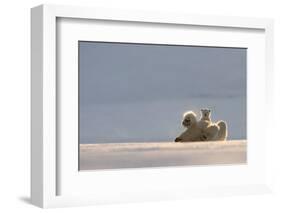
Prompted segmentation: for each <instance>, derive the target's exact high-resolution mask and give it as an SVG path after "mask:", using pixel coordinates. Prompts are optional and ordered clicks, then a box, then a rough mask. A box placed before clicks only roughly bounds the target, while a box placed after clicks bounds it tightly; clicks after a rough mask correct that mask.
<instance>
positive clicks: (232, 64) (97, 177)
mask: <svg viewBox="0 0 281 213" xmlns="http://www.w3.org/2000/svg"><path fill="white" fill-rule="evenodd" d="M31 14H32V17H31V24H32V31H31V41H32V47H31V52H32V71H31V72H32V118H31V120H32V143H31V145H32V146H31V155H32V160H31V161H32V162H31V168H32V172H31V177H32V180H31V183H32V184H31V198H32V203H34V204H35V205H38V206H41V207H56V206H74V205H89V204H98V203H114V202H132V201H133V202H137V201H143V200H165V199H179V198H181V199H182V198H187V197H194V196H195V197H196V196H215V195H218V196H221V195H232V194H238V195H240V194H252V193H263V192H269V191H270V189H269V186H270V171H269V165H268V161H267V157H266V147H268V144H269V143H270V140H271V137H272V135H273V134H272V133H271V132H272V131H273V130H272V129H271V128H269V127H268V123H270V120H271V119H272V118H270V117H269V115H268V114H267V113H265V114H263V115H262V117H263V119H262V121H261V113H262V112H265V111H270V110H272V101H273V96H272V78H273V63H272V58H273V50H272V48H273V39H272V37H273V32H272V31H273V23H272V20H270V19H257V18H238V17H216V16H194V15H186V14H161V13H153V12H141V11H122V10H109V9H108V10H104V9H95V8H83V7H69V6H53V5H42V6H39V7H35V8H33V9H32V10H31ZM265 121H266V122H265ZM261 122H263V123H261Z"/></svg>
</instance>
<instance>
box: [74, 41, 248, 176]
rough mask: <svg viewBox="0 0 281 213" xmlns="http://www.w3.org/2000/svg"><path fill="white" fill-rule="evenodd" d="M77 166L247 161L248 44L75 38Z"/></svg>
mask: <svg viewBox="0 0 281 213" xmlns="http://www.w3.org/2000/svg"><path fill="white" fill-rule="evenodd" d="M78 85H79V97H78V117H79V118H78V129H79V134H78V143H79V144H78V147H79V149H78V150H79V151H78V152H79V153H78V155H77V156H78V160H79V171H89V170H104V169H133V168H134V169H135V168H155V167H177V166H202V165H203V166H204V165H208V166H215V165H237V164H246V163H247V48H242V47H241V48H239V47H217V46H195V45H187V44H184V45H182V44H155V43H153V44H152V43H125V42H102V41H82V40H80V41H78Z"/></svg>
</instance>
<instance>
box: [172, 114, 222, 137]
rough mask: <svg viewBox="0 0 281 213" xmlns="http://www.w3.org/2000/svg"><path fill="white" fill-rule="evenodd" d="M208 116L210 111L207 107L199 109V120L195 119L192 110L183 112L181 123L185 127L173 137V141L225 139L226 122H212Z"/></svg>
mask: <svg viewBox="0 0 281 213" xmlns="http://www.w3.org/2000/svg"><path fill="white" fill-rule="evenodd" d="M210 116H211V111H210V110H209V109H202V110H201V119H200V121H197V119H196V114H195V113H194V112H192V111H188V112H186V113H184V115H183V121H182V125H183V126H184V127H186V128H187V129H186V130H185V131H184V132H183V133H182V134H181V135H180V136H179V137H177V138H176V139H175V142H190V141H216V140H226V138H227V125H226V122H224V121H219V122H217V123H212V121H211V117H210Z"/></svg>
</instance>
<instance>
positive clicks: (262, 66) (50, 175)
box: [31, 5, 274, 208]
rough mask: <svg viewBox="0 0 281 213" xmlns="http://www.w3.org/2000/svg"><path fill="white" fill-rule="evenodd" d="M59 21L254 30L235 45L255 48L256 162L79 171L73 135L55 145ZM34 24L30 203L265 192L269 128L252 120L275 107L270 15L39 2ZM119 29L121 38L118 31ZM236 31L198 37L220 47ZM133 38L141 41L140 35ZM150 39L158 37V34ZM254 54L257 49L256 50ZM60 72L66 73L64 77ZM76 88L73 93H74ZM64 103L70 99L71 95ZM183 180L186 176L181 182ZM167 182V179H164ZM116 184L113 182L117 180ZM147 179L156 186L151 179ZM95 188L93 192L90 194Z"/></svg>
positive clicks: (252, 138)
mask: <svg viewBox="0 0 281 213" xmlns="http://www.w3.org/2000/svg"><path fill="white" fill-rule="evenodd" d="M61 19H64V20H74V19H75V20H82V21H83V20H88V21H89V20H100V21H105V22H106V21H111V22H113V25H114V23H115V24H116V27H117V28H118V26H117V25H118V24H117V23H119V24H122V23H130V25H131V26H134V24H138V23H143V25H144V27H145V25H146V24H153V25H154V26H158V27H159V28H161V27H166V26H167V29H166V30H167V32H169V31H170V32H171V31H172V30H173V28H174V30H175V28H176V27H185V26H193V27H195V28H196V27H200V29H203V30H204V29H205V28H206V29H207V30H208V29H211V30H214V31H216V30H218V31H222V32H227V33H228V34H229V33H232V32H238V31H239V30H242V31H247V32H249V34H251V33H252V32H258V33H259V35H257V36H256V37H251V36H250V37H249V38H247V36H249V35H248V34H247V36H245V37H241V43H239V42H238V41H236V43H235V42H234V43H233V45H234V46H237V45H239V44H240V45H243V41H244V39H245V42H246V43H247V42H248V43H247V45H249V46H251V47H250V48H253V49H252V50H258V51H251V52H250V54H249V61H250V63H251V69H250V70H252V71H250V73H249V75H248V80H249V81H250V87H249V88H248V93H249V94H252V93H254V91H253V90H254V89H256V90H257V91H258V92H259V94H261V97H259V98H257V97H252V96H250V97H249V99H248V101H249V106H248V110H249V109H251V111H250V113H249V114H250V115H249V120H250V121H251V122H252V123H253V125H250V130H249V131H250V132H249V133H250V135H249V137H250V141H254V142H255V143H256V144H255V146H253V145H252V144H253V142H252V143H250V145H249V147H248V149H249V158H250V162H251V158H252V159H254V160H253V162H254V163H253V164H251V163H250V164H249V165H242V166H241V165H239V166H233V167H227V166H220V167H214V168H213V167H210V166H209V167H199V168H198V167H195V168H190V167H189V168H185V167H181V168H161V169H158V168H149V169H141V170H134V169H131V170H129V169H127V170H124V171H122V172H119V171H115V170H112V171H103V172H96V171H95V172H80V173H79V171H78V170H76V168H77V159H78V158H77V157H76V158H75V154H77V150H76V148H77V147H76V148H75V147H74V146H73V144H74V143H75V141H74V142H70V144H72V145H69V147H66V146H65V145H63V144H58V143H57V140H58V137H59V134H58V129H57V126H58V123H57V122H58V111H57V108H58V103H59V102H60V101H61V100H60V99H63V97H61V95H58V88H59V84H60V81H59V80H58V76H57V72H56V70H57V69H58V68H59V66H60V65H58V64H59V63H60V62H59V61H58V55H59V54H58V53H57V51H58V49H59V48H58V45H59V42H58V40H57V36H58V27H59V26H58V25H59V24H58V23H59V21H60V20H61ZM68 26H70V27H69V28H67V29H66V32H67V33H70V34H69V38H70V40H71V39H74V40H75V39H79V37H80V36H83V35H86V34H87V36H85V38H88V37H89V36H91V33H85V31H84V32H83V33H84V34H77V33H75V30H73V28H72V27H71V26H72V25H71V23H70V24H68ZM31 27H32V29H31V43H32V45H31V56H32V63H31V82H32V88H31V90H32V91H31V93H32V104H31V107H32V113H31V114H32V115H31V130H32V134H31V139H32V141H31V201H32V203H33V204H35V205H37V206H40V207H43V208H47V207H58V206H76V205H91V204H99V203H114V202H129V201H134V202H138V201H143V200H165V199H178V198H188V197H198V196H221V195H233V194H238V195H240V194H253V193H264V192H270V180H271V175H270V174H271V173H270V169H269V168H270V165H269V161H267V158H266V151H265V148H266V147H268V145H269V142H270V140H271V139H272V135H274V134H272V130H271V129H270V128H269V127H268V126H266V131H261V130H263V129H261V126H260V125H258V124H256V125H254V123H256V122H257V120H255V118H254V117H255V116H254V115H255V113H258V112H259V111H260V110H264V109H266V110H272V108H273V95H272V88H273V85H272V82H273V21H272V20H271V19H258V18H241V17H216V16H203V15H187V14H172V13H170V14H167V13H163V14H162V13H154V12H142V11H123V10H112V9H97V8H84V7H74V6H57V5H56V6H54V5H41V6H38V7H35V8H32V10H31ZM169 27H170V28H171V29H169ZM84 30H87V26H86V28H85V26H84ZM211 30H210V31H211ZM81 31H83V30H81ZM81 31H80V30H79V31H78V32H81ZM71 32H73V33H71ZM121 34H122V33H121ZM121 34H120V36H122V35H121ZM123 34H124V33H123ZM238 34H239V33H233V35H231V37H229V38H230V40H224V37H223V36H221V37H219V39H218V38H217V35H216V34H213V35H212V32H209V35H210V38H209V39H207V40H206V41H202V42H203V44H204V45H210V44H213V45H214V46H216V45H217V46H219V45H220V42H221V44H223V42H225V44H228V45H230V44H232V43H231V42H232V38H233V39H234V38H235V36H239V35H238ZM103 35H105V34H101V35H100V36H101V37H100V39H102V38H103ZM222 35H223V34H222ZM77 36H78V37H77ZM116 37H117V38H116V40H119V39H120V38H121V39H122V37H118V35H117V34H116ZM254 38H256V39H254ZM104 39H105V40H108V39H109V38H106V37H105V38H104ZM113 39H114V38H113ZM126 39H127V40H128V39H129V38H126ZM135 39H136V38H135ZM137 39H139V40H142V38H141V36H140V37H139V38H137ZM147 39H152V40H153V39H154V41H155V39H157V38H147ZM111 40H112V39H111ZM216 40H220V42H217V43H216V42H215V41H216ZM234 40H235V39H234ZM236 40H237V39H236ZM163 42H166V43H170V42H172V40H170V41H168V40H167V41H164V40H163V41H161V42H160V43H163ZM158 43H159V42H158ZM246 43H245V45H246ZM66 44H67V43H66ZM247 45H246V46H247ZM71 48H72V49H73V48H75V47H71V45H70V46H69V50H70V51H69V54H71ZM255 48H258V49H255ZM255 52H259V54H258V53H255ZM74 56H75V55H74ZM254 57H259V58H258V59H259V60H258V62H257V63H256V64H255V63H253V62H254V60H253V59H254ZM70 64H71V63H70ZM71 66H72V65H71ZM76 68H77V67H75V69H76ZM70 69H71V67H70ZM254 69H256V70H257V72H256V77H254V78H253V75H254ZM264 76H266V78H264ZM61 77H62V78H65V76H61ZM65 79H66V78H65ZM67 79H68V80H70V81H71V79H72V80H73V81H75V78H73V75H72V77H71V71H70V74H69V77H67ZM68 83H69V82H68ZM70 83H71V82H70ZM61 94H64V93H61ZM74 94H75V95H76V96H77V95H78V93H75V91H74ZM75 95H74V96H75ZM251 97H252V98H251ZM66 101H67V100H66ZM67 103H72V102H71V100H70V102H67ZM254 104H256V107H255V108H253V107H252V106H253V105H254ZM74 105H75V104H74ZM70 108H71V107H70ZM73 110H76V108H73ZM266 119H267V121H268V122H267V123H270V121H271V119H272V118H270V117H269V116H267V117H266ZM69 121H70V122H69V123H72V122H75V117H71V118H69ZM69 128H71V127H69ZM251 128H252V129H251ZM253 131H256V132H258V133H257V134H256V135H253V134H251V132H253ZM74 132H75V131H74ZM73 137H75V135H70V138H73ZM70 140H71V139H70ZM248 140H249V139H248ZM62 152H63V155H62ZM62 156H63V157H62ZM66 160H70V162H69V161H68V165H70V166H67V165H66ZM78 173H79V175H78ZM231 175H232V176H234V175H235V177H233V178H231V177H230V176H231ZM216 176H218V177H219V176H220V177H225V181H221V180H220V179H219V178H218V179H217V180H215V179H216ZM196 177H209V180H206V181H205V180H204V183H202V182H201V183H200V181H202V180H203V179H202V178H198V179H196ZM253 177H255V178H253ZM140 178H141V179H140ZM188 178H189V179H188ZM132 180H134V181H132ZM185 180H188V181H186V182H185ZM167 181H171V182H169V184H167ZM117 182H118V184H116V183H117ZM80 183H83V184H80ZM96 183H98V184H96ZM151 183H153V185H150V184H151ZM176 183H177V184H176ZM62 186H63V187H62ZM121 187H122V188H121ZM62 188H63V190H62ZM108 188H110V189H108ZM93 190H94V191H95V193H93V194H92V193H90V191H93ZM74 192H75V193H74ZM120 193H121V194H122V195H120Z"/></svg>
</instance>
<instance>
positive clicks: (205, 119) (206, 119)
mask: <svg viewBox="0 0 281 213" xmlns="http://www.w3.org/2000/svg"><path fill="white" fill-rule="evenodd" d="M200 111H201V118H200V120H199V122H198V127H199V128H201V129H202V130H203V129H206V128H207V127H208V126H209V125H210V124H211V123H212V121H211V110H209V109H201V110H200Z"/></svg>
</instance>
